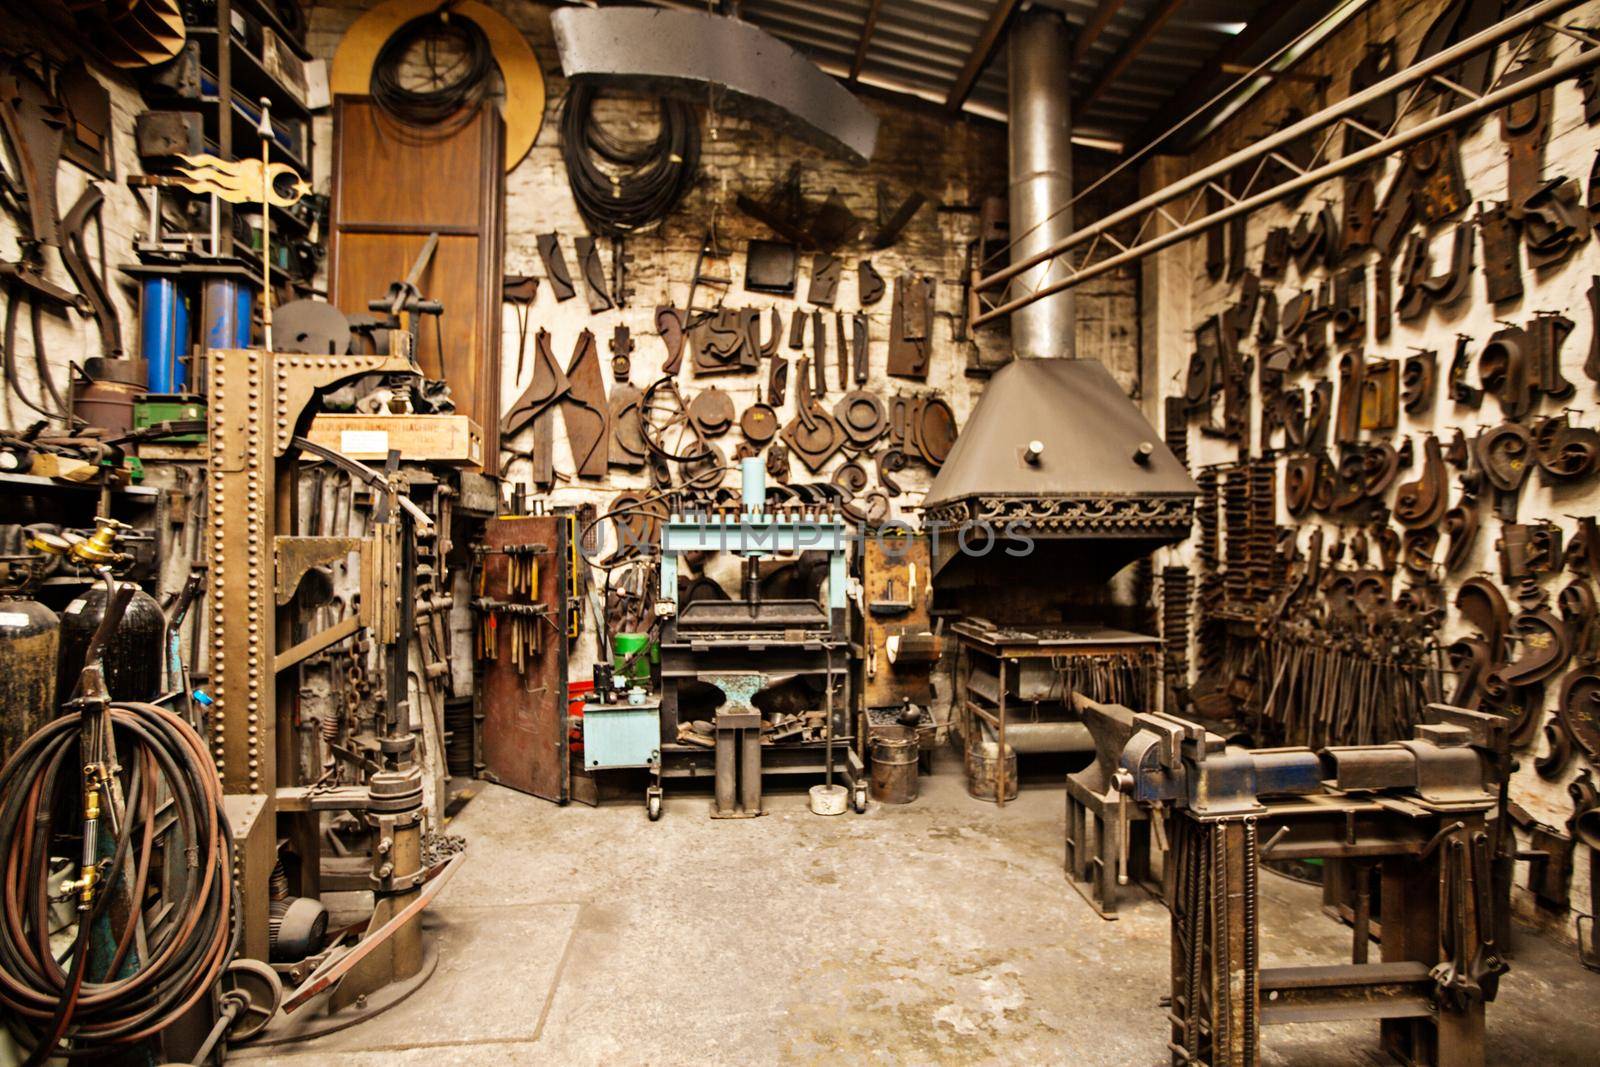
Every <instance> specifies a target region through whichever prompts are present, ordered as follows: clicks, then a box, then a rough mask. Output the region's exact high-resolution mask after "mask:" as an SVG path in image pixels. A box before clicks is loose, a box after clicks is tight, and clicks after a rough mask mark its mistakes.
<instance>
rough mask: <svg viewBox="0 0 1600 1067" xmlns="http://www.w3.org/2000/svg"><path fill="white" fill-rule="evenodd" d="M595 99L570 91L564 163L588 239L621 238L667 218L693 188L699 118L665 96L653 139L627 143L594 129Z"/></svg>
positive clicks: (587, 92)
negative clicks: (591, 235)
mask: <svg viewBox="0 0 1600 1067" xmlns="http://www.w3.org/2000/svg"><path fill="white" fill-rule="evenodd" d="M596 95H597V93H596V90H595V88H594V87H593V86H591V85H586V84H584V83H582V82H576V83H574V84H573V85H572V87H571V88H570V89H568V90H567V100H566V104H565V106H563V107H562V109H561V158H562V160H563V161H565V163H566V165H567V181H568V182H570V183H571V185H572V197H573V199H574V200H576V201H577V204H578V213H579V214H581V215H582V216H583V221H584V222H586V223H588V225H589V230H590V232H592V233H597V234H602V235H604V236H607V237H622V236H625V235H627V234H630V233H635V232H637V231H639V230H642V229H644V228H646V227H647V226H652V225H654V224H655V223H657V222H659V221H660V220H662V219H664V218H666V217H667V215H668V214H670V213H671V211H672V209H673V208H675V207H677V206H678V201H680V200H682V199H683V197H684V194H685V193H687V192H688V191H689V187H690V186H692V185H693V184H694V181H695V177H696V176H697V175H698V174H699V171H700V117H699V115H698V114H696V112H695V109H694V106H693V105H691V104H687V103H684V102H683V101H681V100H671V99H668V98H667V97H662V98H661V127H660V130H659V132H657V134H656V138H655V140H653V141H644V142H638V143H628V142H626V141H622V140H619V139H618V138H617V137H615V136H614V135H612V134H611V133H609V132H608V131H607V130H606V129H605V128H604V127H602V126H601V125H600V124H599V123H597V122H595V120H594V101H595V97H596ZM601 160H603V161H605V163H606V164H608V165H609V169H608V168H607V167H602V166H601V165H600V161H601Z"/></svg>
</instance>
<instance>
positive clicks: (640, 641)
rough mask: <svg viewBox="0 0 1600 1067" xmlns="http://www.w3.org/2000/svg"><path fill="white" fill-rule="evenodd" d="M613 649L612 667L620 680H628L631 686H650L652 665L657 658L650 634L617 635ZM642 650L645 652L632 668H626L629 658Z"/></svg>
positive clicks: (612, 644) (613, 642)
mask: <svg viewBox="0 0 1600 1067" xmlns="http://www.w3.org/2000/svg"><path fill="white" fill-rule="evenodd" d="M611 648H612V660H611V666H612V669H613V670H615V671H616V676H617V677H618V678H621V679H624V680H626V681H627V682H628V683H629V684H631V685H649V684H650V664H651V663H652V662H654V660H655V658H656V649H655V645H654V642H652V641H651V640H650V635H649V634H617V636H616V637H614V638H612V640H611ZM641 649H644V650H645V651H644V652H643V653H641V654H640V655H639V656H638V658H636V659H635V660H634V661H633V663H632V665H631V666H626V664H627V660H628V657H629V656H632V655H633V654H634V653H635V652H639V651H640V650H641Z"/></svg>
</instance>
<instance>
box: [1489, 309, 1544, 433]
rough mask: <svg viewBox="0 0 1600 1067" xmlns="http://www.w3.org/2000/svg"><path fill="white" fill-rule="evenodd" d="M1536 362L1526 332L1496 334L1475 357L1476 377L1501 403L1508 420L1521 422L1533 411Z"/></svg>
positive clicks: (1513, 330)
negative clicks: (1476, 360)
mask: <svg viewBox="0 0 1600 1067" xmlns="http://www.w3.org/2000/svg"><path fill="white" fill-rule="evenodd" d="M1534 358H1535V353H1534V346H1533V341H1532V339H1531V338H1530V337H1529V336H1528V333H1527V331H1526V330H1522V329H1519V328H1517V327H1514V326H1513V327H1507V328H1506V329H1502V330H1496V331H1495V332H1494V334H1493V335H1492V336H1491V337H1490V338H1489V343H1488V344H1486V345H1484V346H1483V353H1482V354H1481V355H1480V356H1479V357H1478V375H1479V377H1480V378H1481V379H1482V380H1483V387H1484V389H1485V390H1486V391H1488V392H1491V393H1493V394H1494V395H1495V397H1496V399H1498V400H1499V401H1500V410H1501V411H1503V412H1504V413H1505V417H1506V418H1508V419H1520V418H1522V417H1523V416H1524V415H1526V414H1527V413H1528V412H1529V410H1531V409H1532V407H1533V390H1534V380H1535V367H1534V365H1533V363H1534Z"/></svg>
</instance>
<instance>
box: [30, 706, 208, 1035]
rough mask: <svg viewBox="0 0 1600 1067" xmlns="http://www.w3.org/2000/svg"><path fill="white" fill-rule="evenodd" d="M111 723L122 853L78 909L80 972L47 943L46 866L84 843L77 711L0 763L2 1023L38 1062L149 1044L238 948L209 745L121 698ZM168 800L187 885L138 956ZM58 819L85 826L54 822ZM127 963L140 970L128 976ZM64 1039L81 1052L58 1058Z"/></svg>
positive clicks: (170, 717) (170, 892)
mask: <svg viewBox="0 0 1600 1067" xmlns="http://www.w3.org/2000/svg"><path fill="white" fill-rule="evenodd" d="M107 715H108V716H109V719H110V724H111V725H110V732H111V736H112V738H113V741H114V743H115V746H116V752H117V758H118V760H119V761H120V762H121V764H122V766H123V767H124V768H125V772H124V774H123V775H122V781H123V784H124V788H125V789H126V791H127V792H126V801H125V803H124V812H125V814H124V815H123V817H122V819H121V823H122V826H121V830H122V832H121V833H120V834H119V835H117V837H116V843H115V850H114V854H113V856H112V857H111V859H110V861H109V863H108V864H105V863H103V864H102V865H101V869H102V872H103V877H102V878H101V880H100V883H99V886H98V887H97V888H98V894H97V896H96V897H95V899H94V902H93V904H92V906H91V908H90V910H88V911H80V912H79V913H78V929H77V933H76V937H75V940H74V941H73V945H72V949H71V952H70V954H69V956H68V959H70V961H71V964H70V968H63V966H62V965H61V963H59V962H58V961H57V959H56V954H55V952H54V951H53V950H52V948H51V945H50V925H51V923H50V861H51V857H52V855H53V854H54V855H57V856H59V855H62V854H68V855H75V854H76V852H77V850H78V846H79V841H78V834H79V833H80V827H81V825H82V823H81V810H82V806H83V804H84V800H83V794H84V768H83V765H82V761H83V757H82V755H81V754H80V752H79V738H80V731H81V721H80V718H79V716H77V715H63V716H62V717H60V718H58V719H56V720H55V721H54V722H51V723H50V724H49V725H47V726H45V727H44V728H43V729H41V730H39V731H38V732H36V733H35V734H33V736H32V737H30V738H28V740H27V741H25V742H23V744H22V746H21V747H20V748H19V749H18V750H17V752H16V753H15V754H14V755H13V756H12V757H11V759H10V760H8V761H7V762H6V764H5V766H4V768H0V849H3V850H4V851H3V853H0V855H3V867H0V1007H3V1008H4V1011H3V1012H0V1015H4V1016H5V1020H6V1023H7V1025H8V1026H9V1027H10V1029H11V1031H12V1033H13V1035H14V1036H15V1037H16V1038H17V1040H18V1041H19V1042H20V1043H21V1044H23V1045H24V1047H27V1048H29V1049H31V1050H32V1055H31V1056H30V1057H29V1059H28V1063H29V1064H38V1063H42V1062H44V1061H45V1060H46V1059H48V1058H50V1057H51V1056H52V1055H66V1056H92V1055H94V1054H95V1053H96V1052H97V1051H99V1052H103V1051H104V1048H105V1046H107V1045H126V1044H129V1043H132V1042H136V1041H141V1040H143V1039H145V1038H148V1037H151V1036H153V1035H154V1034H156V1033H158V1032H159V1031H161V1030H162V1029H164V1028H165V1027H167V1026H168V1025H170V1024H171V1023H172V1022H173V1021H174V1020H176V1019H177V1018H178V1017H179V1016H181V1015H182V1014H183V1013H184V1012H186V1011H188V1010H189V1009H190V1008H191V1007H193V1006H194V1005H195V1004H196V1003H197V1002H199V1000H200V998H201V997H203V996H206V995H207V994H208V992H209V991H210V990H211V989H212V988H213V987H214V986H215V985H216V983H217V981H218V979H219V978H220V976H221V975H222V972H223V969H224V968H225V967H226V966H227V965H228V963H229V962H230V961H231V960H232V958H233V955H234V953H235V951H236V948H237V944H238V928H237V915H238V909H237V908H236V907H235V906H234V897H233V894H234V886H233V837H232V834H231V832H230V830H229V827H228V822H227V816H226V814H225V812H224V811H223V806H222V785H221V782H220V780H219V778H218V776H217V772H216V768H215V766H214V765H213V763H212V762H211V758H210V756H209V754H208V753H207V752H206V747H205V743H204V742H203V741H201V739H200V737H199V735H198V734H196V733H195V731H194V730H193V729H192V728H191V727H190V726H189V725H188V724H187V723H185V722H184V721H183V720H182V719H181V718H179V717H178V716H177V715H174V714H173V713H172V712H170V711H167V710H166V709H165V708H161V707H158V706H157V705H154V704H144V703H132V702H130V703H113V704H111V705H110V706H109V709H108V711H107ZM164 796H170V798H171V812H172V814H173V816H175V818H176V821H177V825H176V826H175V827H173V828H172V830H171V831H169V835H170V836H169V843H171V842H177V843H180V844H181V845H182V847H183V848H184V858H185V860H186V862H185V863H183V864H182V865H181V866H182V868H183V874H182V875H181V876H180V877H181V880H182V884H181V885H173V884H166V885H163V886H162V887H161V889H162V892H163V894H165V896H166V897H167V901H168V903H170V904H171V908H170V910H169V911H168V912H167V913H166V915H165V916H164V918H163V919H162V920H161V922H160V924H159V925H158V926H157V927H155V928H153V929H151V930H149V931H147V934H146V936H147V939H148V940H147V943H146V944H145V946H144V949H143V952H142V958H137V959H135V958H134V957H133V956H131V955H130V953H132V952H133V950H134V944H135V935H136V934H137V933H138V928H139V926H140V924H141V923H142V922H143V918H144V917H143V915H142V913H141V912H142V905H143V902H144V901H145V899H146V892H147V889H148V888H149V887H150V885H151V882H150V879H151V877H152V870H151V868H152V865H153V864H154V863H156V862H157V852H158V850H159V848H160V846H161V844H162V842H157V841H156V840H155V828H156V822H157V817H158V813H160V814H163V815H164V814H165V813H164V812H163V811H162V809H163V806H164ZM62 812H71V813H73V815H74V816H75V817H77V818H76V819H75V821H73V822H71V823H69V824H68V825H66V826H61V825H58V824H57V816H58V815H59V814H60V813H62ZM157 876H158V877H159V875H157ZM124 887H126V888H125V889H124ZM124 892H126V893H127V897H128V899H130V900H132V901H134V902H135V907H134V908H133V909H132V911H133V914H130V915H128V916H127V917H126V919H125V922H124V925H123V926H122V928H121V929H120V930H112V932H111V935H112V937H114V938H115V946H114V950H113V951H112V955H111V958H110V960H109V961H108V962H107V964H106V966H105V967H104V968H103V970H102V969H101V968H99V967H98V965H97V967H96V969H97V970H99V971H100V972H101V973H103V974H104V975H106V976H107V980H106V981H100V982H91V981H88V980H86V974H85V971H86V969H87V967H88V964H89V948H90V941H91V939H92V938H93V937H94V936H95V931H96V929H97V928H98V927H103V925H104V924H103V921H104V920H105V918H106V916H107V914H108V912H109V910H110V905H111V903H112V901H113V899H115V898H119V897H121V896H123V894H124ZM97 963H98V961H97ZM130 965H131V966H132V967H133V968H134V969H133V970H132V973H130V974H128V975H126V976H125V977H118V976H119V975H121V974H122V973H123V972H124V970H126V969H128V968H129V966H130ZM63 1041H67V1042H71V1044H72V1047H71V1048H65V1049H58V1048H57V1046H58V1045H59V1044H61V1043H62V1042H63Z"/></svg>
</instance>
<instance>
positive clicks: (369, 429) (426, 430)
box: [309, 415, 483, 468]
mask: <svg viewBox="0 0 1600 1067" xmlns="http://www.w3.org/2000/svg"><path fill="white" fill-rule="evenodd" d="M309 436H310V438H311V440H312V442H313V443H315V444H319V445H322V446H323V447H324V448H331V449H333V450H334V451H336V452H341V453H343V454H344V455H346V456H349V457H350V458H351V459H359V460H361V461H362V462H367V461H369V460H375V461H380V462H381V461H382V460H384V459H386V458H387V457H388V455H389V450H390V449H391V448H394V449H399V450H400V456H401V458H403V459H407V460H419V461H420V460H428V461H432V462H436V463H451V464H455V465H457V466H462V467H474V468H481V467H482V466H483V431H482V430H481V429H480V428H479V427H478V424H477V423H475V422H473V421H472V420H471V419H469V418H467V416H465V415H318V416H317V417H316V418H315V419H313V420H312V422H311V433H310V435H309Z"/></svg>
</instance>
